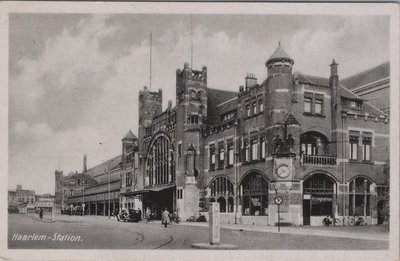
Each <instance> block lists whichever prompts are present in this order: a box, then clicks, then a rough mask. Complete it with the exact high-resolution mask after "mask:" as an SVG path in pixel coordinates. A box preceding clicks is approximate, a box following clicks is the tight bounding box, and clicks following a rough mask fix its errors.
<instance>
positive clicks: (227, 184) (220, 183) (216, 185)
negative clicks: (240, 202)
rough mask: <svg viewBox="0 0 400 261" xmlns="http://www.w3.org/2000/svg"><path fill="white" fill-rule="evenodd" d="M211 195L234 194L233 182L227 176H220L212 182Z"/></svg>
mask: <svg viewBox="0 0 400 261" xmlns="http://www.w3.org/2000/svg"><path fill="white" fill-rule="evenodd" d="M210 189H211V196H212V197H214V196H217V195H234V192H233V184H232V183H231V181H230V180H229V178H227V177H218V178H215V179H214V180H213V182H212V183H211V184H210Z"/></svg>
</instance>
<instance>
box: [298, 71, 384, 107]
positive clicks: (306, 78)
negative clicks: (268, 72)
mask: <svg viewBox="0 0 400 261" xmlns="http://www.w3.org/2000/svg"><path fill="white" fill-rule="evenodd" d="M297 77H298V81H299V82H301V83H307V84H311V85H318V86H322V87H328V88H329V79H327V78H322V77H316V76H311V75H306V74H302V73H297ZM338 96H339V97H344V98H348V99H353V100H362V101H364V103H363V104H364V106H363V111H364V112H366V113H369V114H371V115H384V114H385V113H384V112H382V111H381V110H379V109H377V108H375V107H374V106H372V105H371V104H370V103H368V102H367V101H365V99H363V98H362V97H360V96H358V95H357V94H355V93H354V92H353V91H352V90H350V89H349V88H347V87H346V86H344V85H343V84H340V85H339V88H338Z"/></svg>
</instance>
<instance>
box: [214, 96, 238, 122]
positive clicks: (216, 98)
mask: <svg viewBox="0 0 400 261" xmlns="http://www.w3.org/2000/svg"><path fill="white" fill-rule="evenodd" d="M237 94H238V93H237V92H232V91H225V90H217V89H212V88H208V90H207V121H208V124H210V125H216V124H218V123H219V122H220V116H221V115H220V114H219V113H216V112H217V110H218V108H217V106H218V105H219V104H221V103H223V102H225V101H228V100H231V99H232V98H234V97H237Z"/></svg>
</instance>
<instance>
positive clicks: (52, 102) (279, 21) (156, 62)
mask: <svg viewBox="0 0 400 261" xmlns="http://www.w3.org/2000/svg"><path fill="white" fill-rule="evenodd" d="M150 33H152V39H153V40H152V64H153V66H152V90H158V89H159V88H162V89H163V99H164V100H163V106H164V108H166V106H167V103H168V100H172V102H173V104H175V80H176V79H175V77H176V74H175V72H176V69H182V68H183V64H184V62H190V61H191V55H190V54H191V42H192V41H193V69H198V70H201V68H202V66H203V65H205V66H207V70H208V86H209V87H212V88H218V89H225V90H234V91H237V90H238V89H239V86H240V85H243V84H244V78H245V76H246V74H247V73H255V74H256V76H257V77H258V79H259V81H262V80H264V79H265V78H266V68H265V61H266V60H267V59H268V57H269V56H270V55H271V54H272V53H273V51H274V50H275V49H276V48H277V46H278V42H279V41H280V42H281V44H282V46H283V48H284V49H285V50H286V51H287V53H288V54H289V55H290V56H291V57H292V58H293V59H294V61H295V64H294V68H293V70H294V71H299V72H302V73H305V74H310V75H314V76H321V77H329V70H330V69H329V64H330V63H331V61H332V59H333V58H335V60H336V61H337V62H338V63H339V75H340V77H341V78H345V77H347V76H351V75H353V74H355V73H358V72H360V71H363V70H365V69H369V68H371V67H374V66H376V65H379V64H381V63H383V62H386V61H389V58H390V52H389V34H390V33H389V17H387V16H329V15H324V16H306V15H302V16H293V15H290V16H289V15H287V16H285V15H193V16H192V30H191V21H190V14H188V15H183V14H180V15H173V14H114V15H103V14H96V15H90V14H87V15H86V14H85V15H78V14H11V15H10V20H9V166H8V167H9V184H8V187H9V189H15V187H16V185H17V184H21V185H22V186H23V188H26V189H33V190H35V191H36V193H38V194H42V193H52V194H54V171H55V170H56V169H61V170H63V171H64V173H69V172H70V171H78V172H81V171H82V168H83V155H84V154H87V158H88V167H89V168H90V167H93V166H95V165H96V164H99V163H101V162H103V161H105V160H107V159H109V158H111V157H115V156H117V155H119V154H120V153H121V150H122V149H121V138H122V137H123V136H124V135H125V134H126V133H127V132H128V131H129V130H132V131H133V132H134V133H135V134H137V129H138V113H139V112H138V93H139V90H140V89H142V88H143V86H145V85H147V86H148V85H149V74H150V73H149V72H150V69H149V68H150V66H149V54H150V40H149V38H150V37H149V35H150Z"/></svg>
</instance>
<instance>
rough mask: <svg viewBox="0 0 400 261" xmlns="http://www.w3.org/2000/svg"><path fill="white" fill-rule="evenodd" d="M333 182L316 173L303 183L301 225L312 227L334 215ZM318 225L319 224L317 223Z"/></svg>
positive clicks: (325, 175) (329, 178)
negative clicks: (314, 222)
mask: <svg viewBox="0 0 400 261" xmlns="http://www.w3.org/2000/svg"><path fill="white" fill-rule="evenodd" d="M335 186H336V184H335V181H334V180H333V179H332V178H331V177H329V176H328V175H327V174H324V173H316V174H313V175H311V176H310V177H309V178H307V179H306V180H305V181H304V183H303V225H312V223H313V222H312V219H313V218H314V219H315V220H316V222H319V220H320V219H321V224H322V218H323V217H326V216H331V217H333V216H334V213H335V207H336V206H335V205H336V201H335V193H336V189H335ZM318 224H319V223H318Z"/></svg>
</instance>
